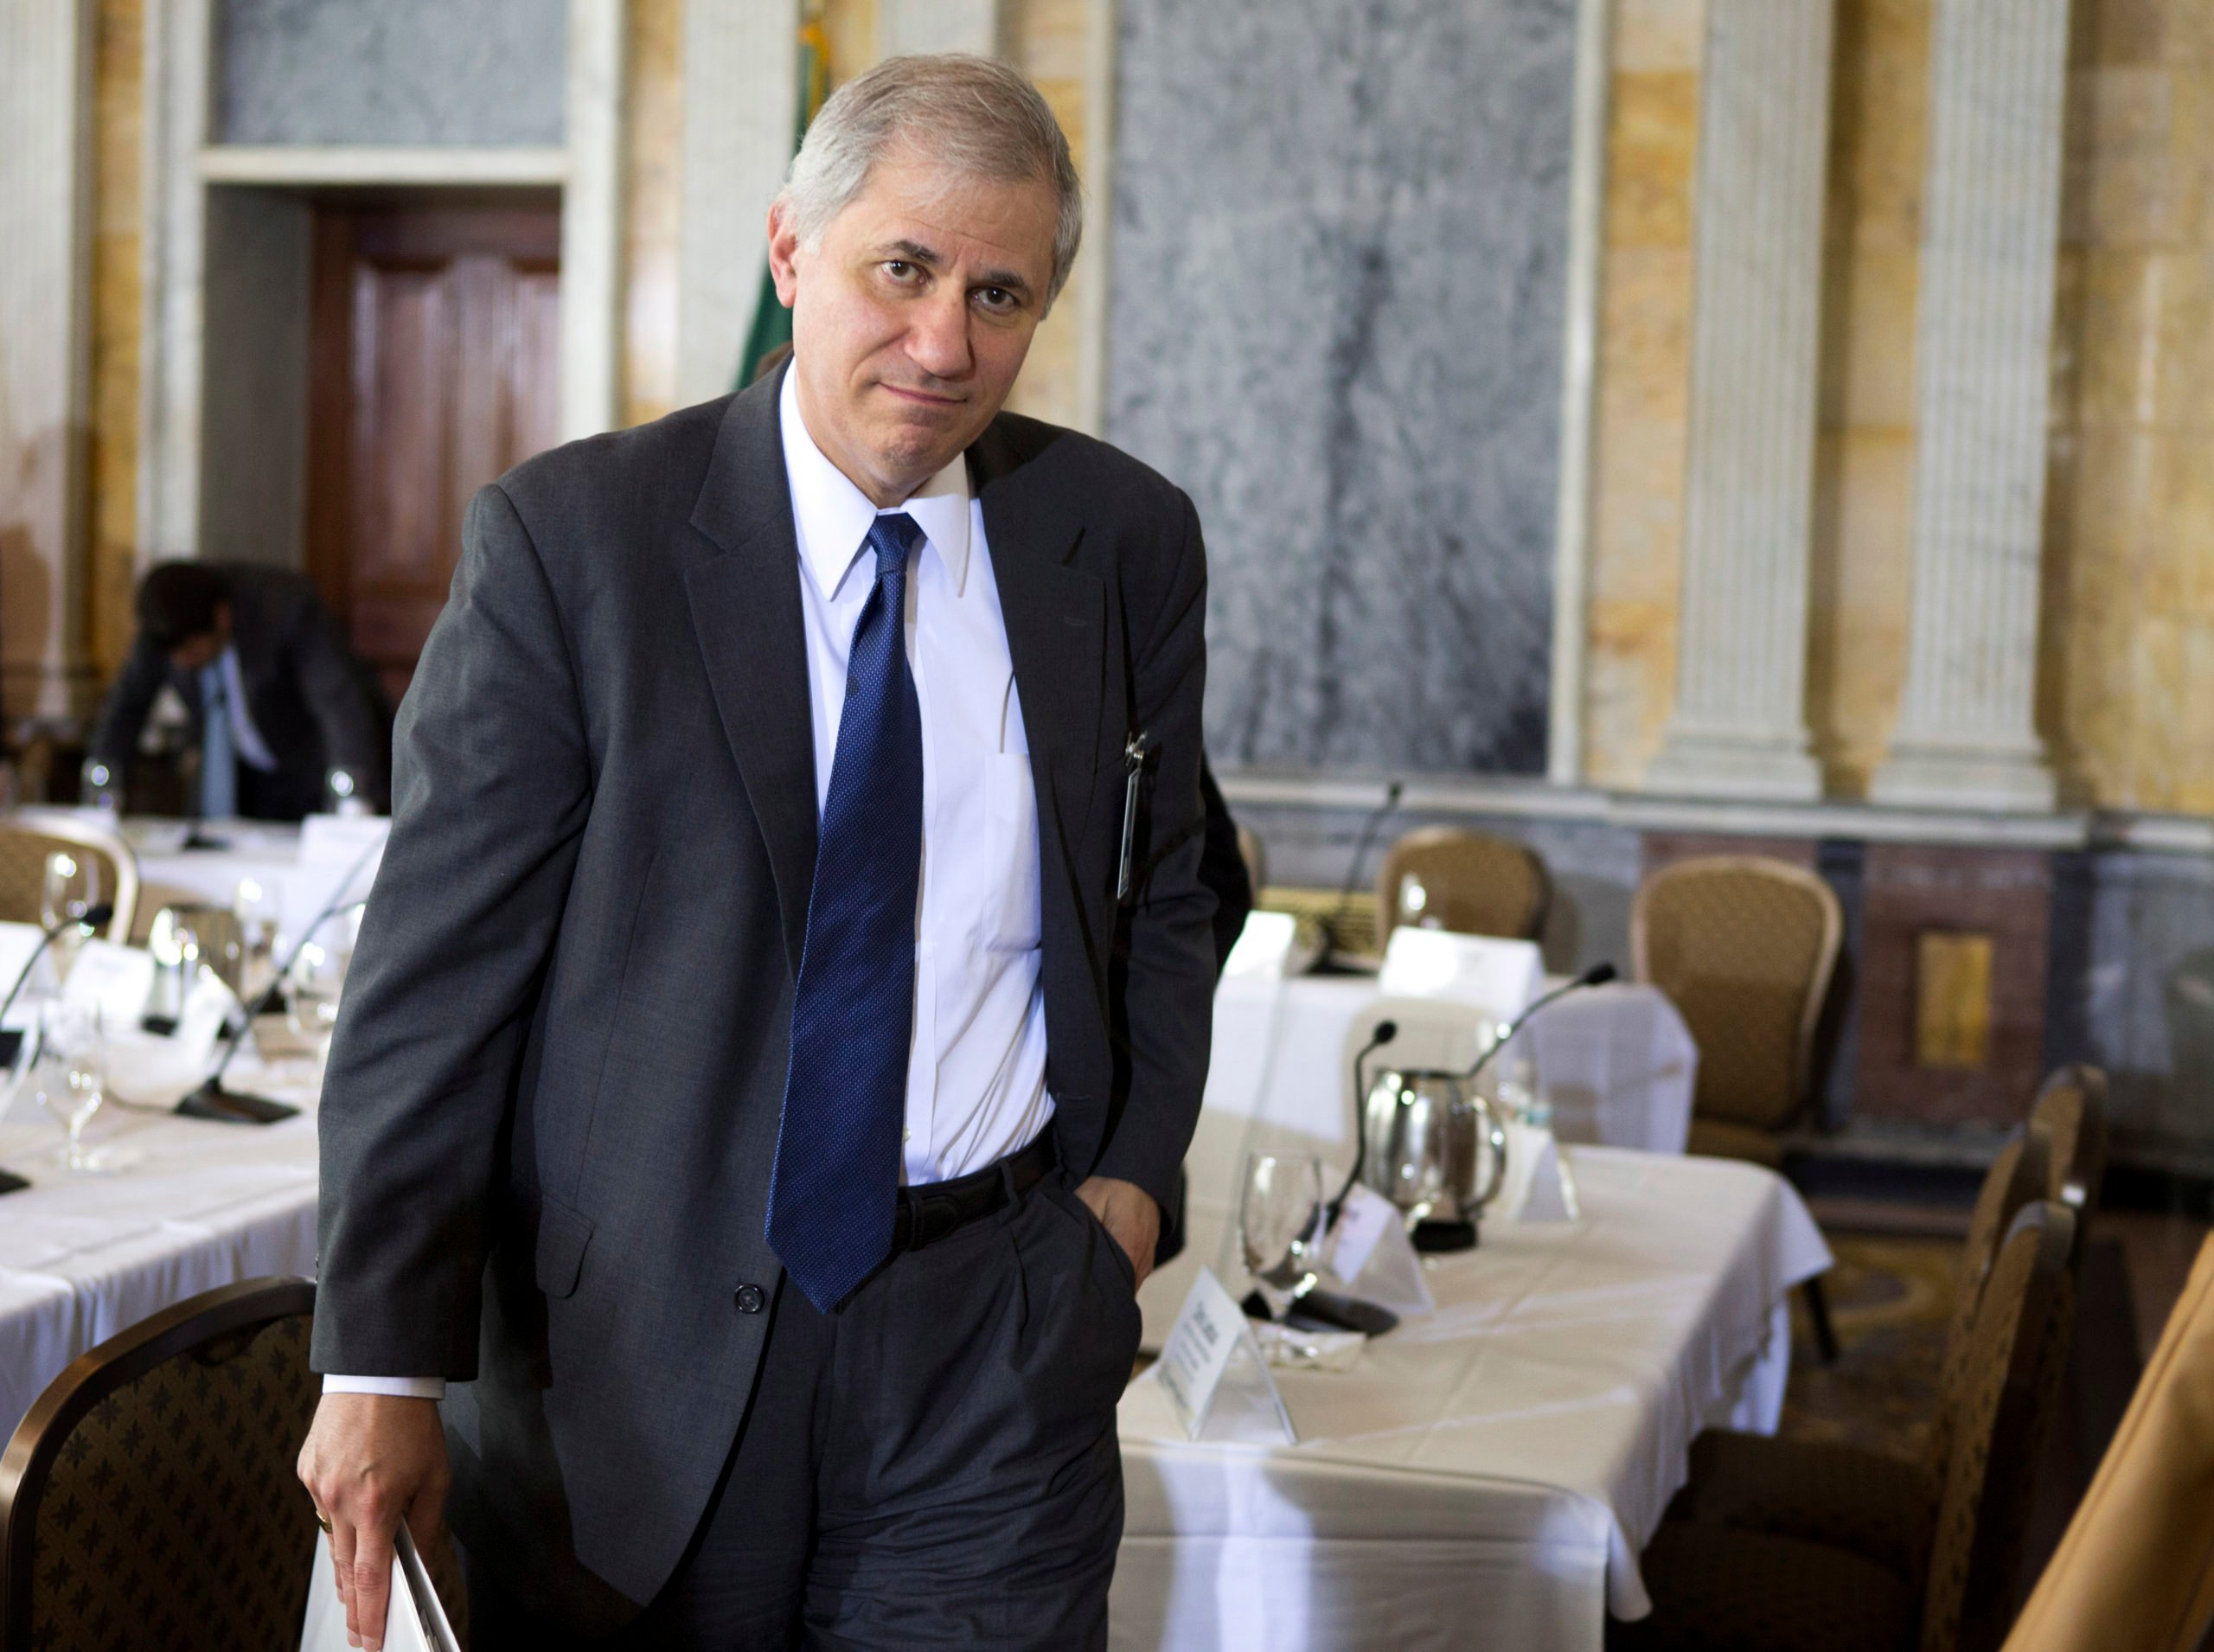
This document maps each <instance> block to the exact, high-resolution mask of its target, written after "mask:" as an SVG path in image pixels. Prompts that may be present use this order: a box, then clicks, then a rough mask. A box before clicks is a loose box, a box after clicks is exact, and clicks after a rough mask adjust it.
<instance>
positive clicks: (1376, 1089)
mask: <svg viewBox="0 0 2214 1652" xmlns="http://www.w3.org/2000/svg"><path fill="white" fill-rule="evenodd" d="M1361 1133H1362V1137H1363V1141H1364V1143H1365V1154H1364V1157H1363V1162H1362V1169H1361V1180H1362V1181H1365V1182H1366V1183H1367V1184H1368V1186H1369V1187H1371V1188H1374V1189H1375V1190H1376V1191H1377V1192H1378V1193H1380V1194H1383V1195H1384V1196H1385V1198H1386V1199H1388V1200H1390V1201H1392V1203H1393V1204H1394V1205H1396V1206H1398V1208H1399V1209H1400V1210H1401V1211H1403V1212H1404V1213H1405V1215H1406V1218H1407V1224H1408V1226H1410V1227H1411V1226H1414V1225H1415V1224H1416V1223H1417V1222H1420V1221H1423V1220H1429V1219H1442V1220H1447V1221H1452V1220H1459V1221H1468V1222H1473V1221H1474V1220H1476V1218H1477V1216H1478V1215H1479V1214H1480V1213H1481V1212H1482V1210H1483V1207H1485V1206H1486V1205H1488V1204H1489V1203H1490V1202H1491V1201H1493V1200H1494V1199H1495V1198H1497V1197H1498V1196H1499V1190H1500V1188H1501V1187H1503V1186H1505V1185H1506V1181H1507V1124H1506V1121H1505V1120H1504V1119H1503V1118H1501V1116H1500V1113H1499V1111H1498V1110H1497V1109H1496V1108H1494V1106H1493V1105H1491V1103H1490V1102H1488V1100H1486V1099H1485V1098H1483V1097H1482V1096H1480V1095H1478V1094H1477V1093H1476V1091H1475V1085H1474V1083H1473V1081H1472V1080H1471V1079H1469V1076H1468V1075H1467V1074H1465V1073H1426V1072H1415V1071H1405V1072H1402V1071H1398V1070H1396V1069H1387V1070H1386V1071H1385V1072H1382V1073H1378V1074H1377V1075H1376V1081H1375V1082H1374V1083H1373V1084H1372V1085H1370V1086H1369V1088H1368V1095H1367V1097H1366V1100H1365V1101H1364V1103H1363V1104H1362V1107H1361Z"/></svg>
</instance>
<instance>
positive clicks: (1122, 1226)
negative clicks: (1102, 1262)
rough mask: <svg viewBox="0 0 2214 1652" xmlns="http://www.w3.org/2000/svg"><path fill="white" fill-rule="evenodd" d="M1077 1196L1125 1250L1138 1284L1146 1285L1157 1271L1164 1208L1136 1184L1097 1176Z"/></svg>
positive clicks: (1080, 1189) (1085, 1184)
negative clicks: (1156, 1252) (1156, 1249)
mask: <svg viewBox="0 0 2214 1652" xmlns="http://www.w3.org/2000/svg"><path fill="white" fill-rule="evenodd" d="M1076 1196H1077V1197H1078V1198H1079V1199H1081V1200H1083V1201H1084V1202H1085V1204H1087V1205H1089V1206H1091V1213H1092V1214H1093V1215H1095V1216H1097V1218H1099V1225H1100V1226H1102V1227H1104V1228H1105V1229H1106V1230H1107V1232H1108V1233H1110V1235H1112V1236H1113V1238H1114V1240H1115V1243H1116V1244H1117V1245H1121V1246H1122V1247H1123V1255H1124V1256H1127V1257H1128V1258H1130V1267H1131V1270H1132V1271H1134V1272H1135V1273H1136V1275H1137V1277H1138V1284H1144V1283H1145V1277H1146V1275H1148V1274H1149V1273H1151V1272H1152V1271H1153V1247H1154V1246H1155V1245H1157V1244H1159V1243H1160V1242H1161V1207H1160V1206H1159V1205H1157V1204H1155V1203H1154V1201H1153V1195H1152V1194H1149V1193H1148V1192H1147V1191H1146V1190H1145V1189H1144V1188H1141V1187H1139V1186H1138V1185H1137V1183H1136V1182H1135V1181H1117V1180H1116V1179H1115V1178H1114V1177H1113V1176H1093V1177H1092V1178H1091V1180H1090V1181H1086V1182H1085V1183H1084V1185H1083V1186H1081V1187H1079V1188H1078V1189H1077V1190H1076Z"/></svg>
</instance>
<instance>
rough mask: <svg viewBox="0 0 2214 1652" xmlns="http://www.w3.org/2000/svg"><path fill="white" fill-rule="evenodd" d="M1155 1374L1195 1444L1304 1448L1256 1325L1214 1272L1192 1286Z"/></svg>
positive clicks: (1205, 1271)
mask: <svg viewBox="0 0 2214 1652" xmlns="http://www.w3.org/2000/svg"><path fill="white" fill-rule="evenodd" d="M1154 1373H1155V1377H1156V1378H1157V1380H1159V1382H1160V1384H1161V1387H1162V1388H1164V1389H1165V1390H1167V1391H1168V1398H1169V1400H1170V1402H1171V1403H1172V1404H1173V1405H1174V1406H1175V1407H1176V1415H1177V1418H1178V1419H1179V1420H1180V1421H1181V1422H1182V1424H1183V1425H1184V1432H1185V1434H1186V1436H1187V1437H1189V1438H1191V1439H1195V1440H1196V1439H1202V1438H1205V1439H1217V1440H1230V1441H1250V1442H1257V1443H1266V1444H1277V1443H1279V1442H1281V1443H1282V1444H1285V1445H1296V1444H1298V1442H1299V1436H1298V1434H1297V1433H1296V1431H1294V1430H1293V1428H1292V1426H1291V1413H1290V1412H1287V1411H1286V1410H1284V1408H1283V1395H1281V1394H1279V1393H1277V1384H1276V1379H1275V1378H1274V1377H1273V1376H1271V1375H1270V1374H1269V1362H1268V1361H1267V1359H1266V1358H1265V1357H1264V1355H1263V1354H1262V1353H1261V1345H1260V1342H1259V1341H1258V1340H1257V1339H1256V1338H1255V1336H1254V1335H1253V1325H1252V1322H1251V1320H1249V1319H1247V1318H1246V1317H1245V1311H1244V1310H1243V1309H1240V1308H1239V1307H1238V1304H1237V1303H1235V1302H1233V1301H1232V1300H1231V1296H1230V1293H1229V1292H1228V1291H1227V1290H1224V1289H1223V1288H1222V1281H1221V1280H1219V1279H1218V1278H1216V1277H1214V1271H1213V1269H1212V1268H1201V1269H1200V1273H1199V1277H1197V1278H1196V1279H1194V1280H1193V1281H1192V1289H1191V1290H1190V1292H1189V1293H1188V1294H1187V1296H1186V1297H1185V1298H1184V1307H1183V1310H1182V1311H1181V1313H1179V1314H1178V1315H1177V1316H1176V1323H1175V1325H1174V1327H1173V1328H1172V1329H1170V1330H1169V1333H1168V1341H1167V1342H1165V1343H1163V1344H1162V1346H1161V1359H1160V1361H1159V1363H1157V1364H1156V1365H1155V1367H1154Z"/></svg>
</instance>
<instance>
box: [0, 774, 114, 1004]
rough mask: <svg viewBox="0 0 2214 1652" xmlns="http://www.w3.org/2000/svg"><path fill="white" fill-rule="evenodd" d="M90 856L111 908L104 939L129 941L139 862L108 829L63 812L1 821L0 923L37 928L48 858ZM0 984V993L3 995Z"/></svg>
mask: <svg viewBox="0 0 2214 1652" xmlns="http://www.w3.org/2000/svg"><path fill="white" fill-rule="evenodd" d="M56 854H62V855H75V856H78V857H79V858H80V859H81V858H82V857H84V856H86V855H90V856H91V857H92V858H93V860H94V861H97V862H98V863H99V867H100V868H101V874H102V875H101V878H100V899H101V900H112V901H113V902H114V903H115V916H114V918H113V919H111V920H110V922H109V924H108V926H107V936H106V938H107V939H109V940H112V941H127V940H129V939H130V938H131V919H132V918H134V917H135V916H136V915H137V914H138V855H136V854H135V853H134V852H133V851H132V849H131V845H130V844H129V843H127V842H125V841H124V837H123V834H122V833H120V832H118V831H117V830H115V829H113V828H112V827H110V826H104V825H100V824H99V823H96V822H93V821H91V820H87V819H86V818H85V817H84V816H80V815H77V814H73V813H71V812H69V811H68V810H61V809H17V810H12V811H10V813H9V814H7V815H5V816H0V922H7V923H11V924H35V923H38V922H39V921H40V919H39V907H40V903H41V901H42V899H43V898H44V895H45V892H46V862H47V857H48V855H56ZM5 984H6V983H0V990H4V989H5Z"/></svg>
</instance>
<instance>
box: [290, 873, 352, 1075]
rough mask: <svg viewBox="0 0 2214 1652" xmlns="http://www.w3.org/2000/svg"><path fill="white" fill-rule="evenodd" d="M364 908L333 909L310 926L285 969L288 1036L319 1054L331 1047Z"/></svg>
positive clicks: (324, 1052)
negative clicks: (319, 921)
mask: <svg viewBox="0 0 2214 1652" xmlns="http://www.w3.org/2000/svg"><path fill="white" fill-rule="evenodd" d="M361 929H362V909H361V908H360V907H359V906H351V907H348V908H345V909H344V910H342V911H340V912H333V913H332V914H331V915H330V917H328V918H325V919H323V921H322V922H321V923H319V924H317V925H316V926H315V927H314V928H313V929H312V930H310V932H308V935H307V938H306V939H305V940H304V942H303V943H302V944H301V945H300V948H299V951H298V954H297V955H296V956H295V957H293V959H292V963H291V968H290V969H288V970H286V971H285V980H284V983H283V985H284V989H285V1021H286V1023H287V1024H288V1025H289V1026H290V1027H291V1029H292V1036H293V1037H294V1038H296V1039H298V1040H299V1041H300V1042H301V1043H302V1044H304V1045H305V1046H306V1047H308V1048H309V1049H310V1050H311V1051H313V1052H314V1053H316V1055H317V1056H318V1057H320V1056H322V1055H324V1054H326V1053H329V1051H330V1035H331V1034H332V1032H333V1031H334V1030H335V1029H336V1028H337V1025H338V1001H339V999H340V997H341V996H342V995H343V994H344V992H345V990H346V972H347V970H349V968H350V967H351V966H352V964H353V962H354V941H355V937H357V936H358V935H359V934H360V933H361Z"/></svg>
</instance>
